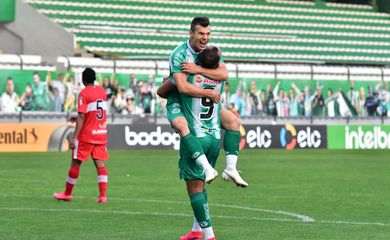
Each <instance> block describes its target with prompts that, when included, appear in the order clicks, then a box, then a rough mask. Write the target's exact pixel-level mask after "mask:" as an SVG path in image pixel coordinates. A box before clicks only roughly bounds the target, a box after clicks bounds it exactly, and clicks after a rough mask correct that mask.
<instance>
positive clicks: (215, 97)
mask: <svg viewBox="0 0 390 240" xmlns="http://www.w3.org/2000/svg"><path fill="white" fill-rule="evenodd" d="M208 91H210V97H209V98H210V100H211V101H213V102H214V103H219V102H220V101H221V95H219V92H218V90H217V89H210V90H208Z"/></svg>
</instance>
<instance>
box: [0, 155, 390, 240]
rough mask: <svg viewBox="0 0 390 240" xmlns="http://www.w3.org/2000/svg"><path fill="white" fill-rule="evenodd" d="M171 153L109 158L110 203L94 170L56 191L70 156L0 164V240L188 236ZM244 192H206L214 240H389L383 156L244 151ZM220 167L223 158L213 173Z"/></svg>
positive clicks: (387, 164)
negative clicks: (68, 198) (66, 192)
mask: <svg viewBox="0 0 390 240" xmlns="http://www.w3.org/2000/svg"><path fill="white" fill-rule="evenodd" d="M177 159H178V156H177V152H176V151H173V150H147V151H141V150H129V151H111V152H110V161H108V162H107V168H108V171H109V185H108V202H107V204H105V205H99V204H97V203H96V202H95V199H96V197H97V195H98V188H97V183H96V170H95V167H94V166H93V164H92V162H91V161H89V162H88V163H86V164H84V165H83V166H82V168H81V172H80V178H79V180H78V182H77V184H76V186H75V189H74V192H73V195H74V199H73V201H72V202H61V201H57V200H54V199H53V198H52V194H53V192H56V191H62V190H63V189H64V185H65V178H66V174H67V171H68V167H69V164H70V153H69V152H66V153H2V154H0V176H1V177H0V189H1V191H0V216H1V217H0V239H4V240H11V239H28V240H32V239H37V240H38V239H39V240H42V239H50V240H54V239H82V240H88V239H91V240H92V239H94V240H95V239H133V240H135V239H137V240H139V239H156V240H157V239H164V240H165V239H167V240H168V239H178V238H179V236H180V235H182V234H184V233H186V232H187V231H188V230H189V229H190V228H191V226H192V220H193V217H192V210H191V208H190V205H189V201H188V197H187V195H186V190H185V184H184V182H183V181H181V180H179V178H178V168H177ZM238 165H239V169H240V170H241V171H242V176H243V177H244V178H245V180H247V181H248V183H249V187H248V188H247V189H240V188H237V187H235V186H234V185H233V184H232V183H227V182H224V181H223V180H222V179H221V178H218V179H217V180H216V181H214V182H213V183H212V184H210V185H208V186H207V189H208V193H209V203H210V213H211V216H212V220H213V225H214V230H215V233H216V236H217V238H218V239H219V240H233V239H234V240H238V239H239V240H241V239H247V240H252V239H266V240H280V239H324V240H325V239H326V240H329V239H340V240H341V239H342V240H346V239H351V240H352V239H353V240H356V239H358V240H361V239H375V240H378V239H386V240H387V239H390V213H389V209H390V187H389V186H390V151H330V150H297V151H290V152H287V151H281V150H245V151H242V153H241V155H240V160H239V164H238ZM223 167H224V159H223V151H221V156H220V159H219V162H218V166H217V170H218V171H219V172H220V173H221V172H222V170H223Z"/></svg>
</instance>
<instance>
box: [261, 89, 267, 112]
mask: <svg viewBox="0 0 390 240" xmlns="http://www.w3.org/2000/svg"><path fill="white" fill-rule="evenodd" d="M259 114H260V115H261V116H263V117H264V116H267V115H268V105H267V93H266V92H265V90H264V89H261V91H260V102H259Z"/></svg>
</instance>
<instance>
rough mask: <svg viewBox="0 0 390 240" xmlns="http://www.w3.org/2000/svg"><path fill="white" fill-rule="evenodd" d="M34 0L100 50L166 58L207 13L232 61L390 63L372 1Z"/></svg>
mask: <svg viewBox="0 0 390 240" xmlns="http://www.w3.org/2000/svg"><path fill="white" fill-rule="evenodd" d="M27 2H28V3H30V4H31V5H32V6H34V7H35V8H37V9H38V11H39V12H41V13H43V14H45V15H47V16H48V17H49V18H50V19H52V20H53V21H54V22H56V23H59V24H61V25H62V26H63V27H64V28H65V29H66V30H68V31H69V32H72V33H74V34H75V35H76V41H77V43H78V44H79V46H80V47H81V48H86V49H88V50H89V51H91V52H94V53H98V54H111V55H112V56H126V57H132V58H142V57H143V58H145V57H147V58H150V57H157V58H162V57H163V58H166V57H167V56H168V54H169V53H170V51H171V50H172V48H173V47H175V46H176V45H177V44H178V43H180V42H181V41H183V39H185V38H186V36H187V32H188V23H189V22H190V21H191V19H192V18H193V17H194V16H195V15H197V14H199V12H201V13H202V14H203V15H207V16H209V17H210V19H211V21H212V27H213V39H212V40H213V42H214V43H216V44H218V45H219V46H220V47H221V48H222V49H223V51H224V56H225V59H230V60H261V61H292V62H316V63H350V64H351V63H360V64H361V63H363V64H370V65H372V64H388V63H389V61H390V60H389V59H390V58H389V57H390V49H389V46H390V42H389V40H390V28H389V27H390V20H389V18H388V16H389V15H388V14H385V13H379V12H376V11H375V9H374V8H373V7H371V6H368V5H351V4H336V3H324V2H321V1H316V3H314V2H307V1H276V0H272V1H271V0H267V1H256V2H254V3H250V2H241V1H227V0H224V1H220V0H208V1H204V0H197V1H175V0H170V1H161V0H115V1H110V2H106V1H92V0H79V1H77V2H75V1H48V0H27ZM194 9H197V10H196V11H195V10H194ZM199 10H201V11H199ZM97 12H98V13H99V14H97Z"/></svg>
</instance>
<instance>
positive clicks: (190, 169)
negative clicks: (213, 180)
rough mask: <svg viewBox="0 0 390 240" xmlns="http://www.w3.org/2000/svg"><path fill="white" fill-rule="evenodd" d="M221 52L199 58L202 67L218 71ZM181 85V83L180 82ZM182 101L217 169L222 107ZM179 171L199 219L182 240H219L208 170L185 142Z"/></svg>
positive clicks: (205, 84) (207, 82) (205, 85)
mask: <svg viewBox="0 0 390 240" xmlns="http://www.w3.org/2000/svg"><path fill="white" fill-rule="evenodd" d="M218 52H219V51H218V48H216V47H208V48H206V49H204V50H203V51H202V52H201V53H200V54H199V58H200V62H201V64H203V66H205V67H207V68H210V69H212V68H216V67H217V66H218V62H219V59H220V55H219V54H218ZM184 80H185V81H186V82H187V81H188V82H189V83H190V84H192V85H194V86H196V87H198V88H201V89H215V90H216V91H217V92H218V93H219V94H220V93H221V92H222V89H223V82H221V81H215V80H212V79H209V78H207V77H205V76H203V75H200V74H196V75H189V76H188V78H187V79H184ZM179 81H180V80H179ZM177 84H180V83H178V82H177ZM180 99H181V110H182V112H183V115H184V116H185V118H186V119H187V121H188V123H189V124H188V126H189V129H190V132H191V134H192V135H193V136H195V138H196V140H198V141H199V143H200V145H201V148H202V150H203V152H204V154H205V156H206V157H207V160H208V163H209V164H210V165H211V166H212V167H215V164H216V161H217V158H218V155H219V149H220V139H221V125H220V111H221V104H218V103H215V102H213V101H211V100H210V99H209V98H207V97H192V96H190V95H187V94H181V95H180ZM179 169H180V178H181V179H184V180H185V182H186V185H187V191H188V195H189V198H190V201H191V207H192V209H193V211H194V215H195V219H194V225H193V229H192V230H191V231H190V232H189V233H188V234H187V235H185V236H182V237H181V238H180V240H191V239H195V240H196V239H200V240H201V239H202V235H204V237H205V239H206V240H215V239H216V238H215V236H214V231H213V228H212V222H211V218H210V215H209V208H208V200H207V192H206V188H205V180H204V179H205V174H204V169H203V167H202V166H200V165H198V164H197V163H196V162H194V161H193V156H192V152H191V149H188V148H187V147H186V145H185V144H184V142H181V143H180V160H179ZM194 228H195V229H194Z"/></svg>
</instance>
